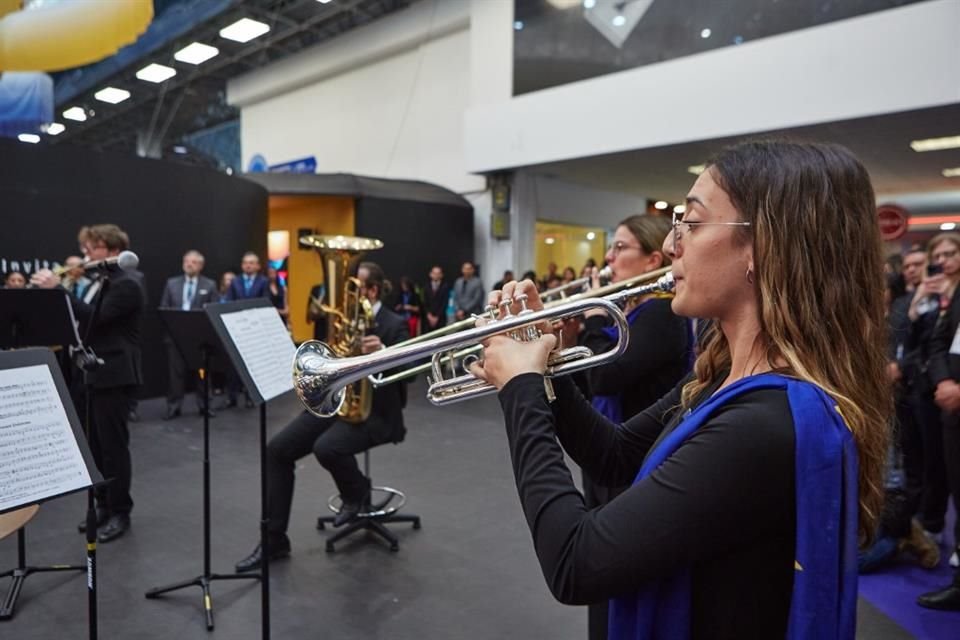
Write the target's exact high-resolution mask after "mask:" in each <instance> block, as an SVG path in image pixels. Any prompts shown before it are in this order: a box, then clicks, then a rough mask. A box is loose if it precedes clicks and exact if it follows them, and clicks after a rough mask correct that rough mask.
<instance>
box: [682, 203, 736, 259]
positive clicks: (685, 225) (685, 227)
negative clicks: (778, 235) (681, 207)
mask: <svg viewBox="0 0 960 640" xmlns="http://www.w3.org/2000/svg"><path fill="white" fill-rule="evenodd" d="M706 225H721V226H725V227H749V226H750V223H749V222H747V221H741V222H689V221H686V220H684V219H683V214H682V213H677V212H676V211H674V212H673V250H674V251H676V250H677V244H678V243H679V242H680V239H681V238H683V236H685V235H686V234H688V233H692V232H693V230H694V229H695V228H697V227H702V226H706Z"/></svg>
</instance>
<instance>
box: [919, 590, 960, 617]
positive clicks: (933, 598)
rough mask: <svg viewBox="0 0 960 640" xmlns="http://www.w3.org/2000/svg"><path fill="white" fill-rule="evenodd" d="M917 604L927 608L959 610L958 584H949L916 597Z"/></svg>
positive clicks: (959, 594) (959, 592) (959, 595)
mask: <svg viewBox="0 0 960 640" xmlns="http://www.w3.org/2000/svg"><path fill="white" fill-rule="evenodd" d="M917 604H918V605H920V606H921V607H926V608H927V609H941V610H943V611H960V586H957V585H955V584H952V585H950V586H949V587H947V588H945V589H941V590H940V591H931V592H930V593H925V594H923V595H922V596H920V597H919V598H917Z"/></svg>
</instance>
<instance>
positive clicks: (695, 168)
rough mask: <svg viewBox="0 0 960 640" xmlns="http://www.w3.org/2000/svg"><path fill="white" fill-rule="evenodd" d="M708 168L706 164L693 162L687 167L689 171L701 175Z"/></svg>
mask: <svg viewBox="0 0 960 640" xmlns="http://www.w3.org/2000/svg"><path fill="white" fill-rule="evenodd" d="M706 170H707V165H705V164H692V165H690V166H689V167H687V172H688V173H692V174H693V175H695V176H698V175H700V174H701V173H703V172H704V171H706Z"/></svg>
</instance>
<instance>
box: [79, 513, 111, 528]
mask: <svg viewBox="0 0 960 640" xmlns="http://www.w3.org/2000/svg"><path fill="white" fill-rule="evenodd" d="M109 518H110V514H108V513H107V512H106V511H102V510H100V509H97V528H98V529H99V528H100V527H101V526H103V523H105V522H106V521H107V520H108V519H109ZM77 531H79V532H80V533H86V532H87V519H86V518H84V519H83V520H81V521H80V523H79V524H78V525H77Z"/></svg>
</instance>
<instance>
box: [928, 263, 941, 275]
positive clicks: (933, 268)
mask: <svg viewBox="0 0 960 640" xmlns="http://www.w3.org/2000/svg"><path fill="white" fill-rule="evenodd" d="M938 273H943V265H942V264H928V265H927V276H935V275H937V274H938Z"/></svg>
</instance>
